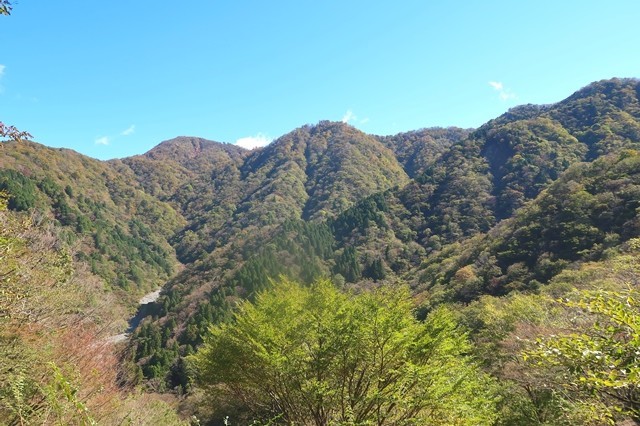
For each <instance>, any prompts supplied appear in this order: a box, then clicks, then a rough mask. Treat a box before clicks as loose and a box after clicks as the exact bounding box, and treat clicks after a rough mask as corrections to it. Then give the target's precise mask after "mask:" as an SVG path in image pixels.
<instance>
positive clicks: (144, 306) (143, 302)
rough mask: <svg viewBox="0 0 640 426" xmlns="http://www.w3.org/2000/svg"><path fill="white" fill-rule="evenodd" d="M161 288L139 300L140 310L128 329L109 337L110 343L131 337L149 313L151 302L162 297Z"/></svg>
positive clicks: (131, 320)
mask: <svg viewBox="0 0 640 426" xmlns="http://www.w3.org/2000/svg"><path fill="white" fill-rule="evenodd" d="M160 290H161V289H158V290H155V291H152V292H151V293H147V294H145V295H144V296H142V298H141V299H140V301H139V302H138V311H137V312H136V314H135V315H134V316H133V317H131V319H130V320H129V327H128V328H127V331H125V332H124V333H121V334H117V335H115V336H111V337H109V339H108V341H109V342H110V343H118V342H122V341H123V340H126V339H127V338H128V337H129V335H130V334H131V332H133V330H135V329H136V327H137V326H138V324H140V321H142V319H143V318H144V317H146V316H147V314H148V313H149V308H150V304H151V303H153V302H155V301H156V300H158V297H160Z"/></svg>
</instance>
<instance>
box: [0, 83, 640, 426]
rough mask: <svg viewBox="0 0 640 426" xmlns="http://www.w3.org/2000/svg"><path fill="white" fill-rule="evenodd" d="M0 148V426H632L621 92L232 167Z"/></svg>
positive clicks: (639, 401) (310, 129) (634, 374)
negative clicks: (140, 311) (619, 425)
mask: <svg viewBox="0 0 640 426" xmlns="http://www.w3.org/2000/svg"><path fill="white" fill-rule="evenodd" d="M2 128H3V129H5V127H4V126H3V127H2ZM3 136H5V138H6V139H7V140H6V141H5V142H3V143H2V144H1V145H0V193H1V194H2V195H1V196H0V200H2V203H1V205H0V207H1V209H0V223H1V224H2V227H1V228H0V286H1V287H0V290H1V292H0V339H1V340H2V345H0V375H1V376H2V379H1V380H0V419H1V420H0V424H2V422H5V423H6V424H10V425H13V424H93V423H95V424H122V422H125V424H126V421H128V422H130V424H162V422H164V424H178V422H179V421H184V422H185V423H186V424H188V423H189V422H191V423H192V424H195V422H196V420H195V419H196V418H197V419H199V420H198V421H199V422H200V424H212V425H217V424H227V423H228V424H251V423H252V422H255V423H254V424H305V425H306V424H309V425H329V424H340V425H347V424H349V425H365V424H389V425H400V424H406V425H409V424H443V425H451V424H459V425H467V424H468V425H478V424H486V425H574V424H575V425H590V424H592V425H603V424H615V423H616V422H623V421H625V420H626V421H631V422H640V395H639V394H638V389H639V386H640V367H639V360H640V315H639V313H640V312H639V311H638V309H639V306H638V303H639V302H638V300H639V299H638V282H640V269H638V268H639V263H638V255H640V217H639V216H638V212H639V211H640V210H638V209H639V208H640V82H639V81H638V80H635V79H612V80H605V81H600V82H596V83H593V84H591V85H589V86H587V87H585V88H583V89H581V90H579V91H578V92H576V93H575V94H573V95H572V96H570V97H569V98H567V99H565V100H563V101H561V102H559V103H556V104H551V105H544V106H535V105H524V106H520V107H517V108H514V109H512V110H510V111H509V112H507V113H506V114H504V115H502V116H500V117H498V118H496V119H494V120H491V121H490V122H488V123H486V124H485V125H483V126H481V127H480V128H478V129H458V128H448V129H442V128H433V129H422V130H417V131H413V132H408V133H401V134H398V135H395V136H383V137H382V136H375V135H367V134H365V133H363V132H361V131H359V130H357V129H355V128H353V127H351V126H349V125H347V124H344V123H335V122H328V121H324V122H320V123H318V124H316V125H306V126H303V127H301V128H299V129H296V130H294V131H292V132H291V133H289V134H287V135H284V136H282V137H281V138H279V139H277V140H276V141H274V142H273V143H271V144H270V145H268V146H266V147H264V148H260V149H255V150H252V151H247V150H244V149H242V148H239V147H236V146H234V145H230V144H224V143H217V142H213V141H208V140H204V139H200V138H195V137H179V138H176V139H172V140H169V141H165V142H163V143H161V144H160V145H158V146H157V147H155V148H153V149H152V150H151V151H149V152H147V153H145V154H143V155H139V156H135V157H130V158H125V159H121V160H112V161H108V162H101V161H97V160H93V159H91V158H88V157H85V156H82V155H80V154H77V153H75V152H73V151H70V150H64V149H52V148H47V147H45V146H42V145H40V144H37V143H35V142H30V141H28V140H25V139H24V137H23V136H24V135H23V134H17V133H13V134H10V133H9V132H3ZM158 286H162V293H161V296H160V298H159V299H158V300H157V301H156V302H155V303H154V304H152V305H151V307H150V309H148V311H149V315H148V316H147V317H146V318H145V319H144V320H143V321H142V323H141V324H140V325H139V326H138V327H137V328H136V329H135V330H134V331H133V333H132V334H131V336H130V338H129V339H128V340H127V341H126V342H124V343H117V344H114V343H113V342H112V341H111V340H110V339H109V337H110V336H112V335H115V334H117V333H119V332H122V331H124V330H125V329H126V328H127V319H128V318H129V317H131V316H132V315H133V313H134V312H135V309H136V306H135V301H136V300H137V299H138V298H139V297H140V296H141V295H143V294H144V293H146V292H148V291H150V290H152V289H154V288H157V287H158ZM65 348H73V350H72V351H69V350H64V349H65ZM30 365H38V366H39V367H38V368H35V369H34V368H29V366H30ZM179 418H180V419H182V420H179ZM145 422H146V423H145ZM225 422H226V423H225ZM634 424H635V423H634Z"/></svg>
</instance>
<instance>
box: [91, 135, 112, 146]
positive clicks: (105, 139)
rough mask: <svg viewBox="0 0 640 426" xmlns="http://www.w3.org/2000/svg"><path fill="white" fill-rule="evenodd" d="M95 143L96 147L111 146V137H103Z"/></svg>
mask: <svg viewBox="0 0 640 426" xmlns="http://www.w3.org/2000/svg"><path fill="white" fill-rule="evenodd" d="M94 143H95V144H96V145H109V137H108V136H101V137H99V138H98V139H96V140H95V142H94Z"/></svg>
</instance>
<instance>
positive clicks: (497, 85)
mask: <svg viewBox="0 0 640 426" xmlns="http://www.w3.org/2000/svg"><path fill="white" fill-rule="evenodd" d="M489 86H491V87H493V90H495V91H497V92H498V97H499V98H500V99H501V100H503V101H507V100H509V99H516V98H517V96H516V94H515V93H513V92H512V91H511V89H507V88H505V87H504V84H502V82H501V81H490V82H489Z"/></svg>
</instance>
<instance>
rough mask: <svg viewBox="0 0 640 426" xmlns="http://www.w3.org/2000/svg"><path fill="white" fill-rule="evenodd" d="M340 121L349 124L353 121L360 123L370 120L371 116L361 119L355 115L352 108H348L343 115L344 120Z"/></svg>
mask: <svg viewBox="0 0 640 426" xmlns="http://www.w3.org/2000/svg"><path fill="white" fill-rule="evenodd" d="M340 121H342V122H343V123H347V124H349V123H352V122H356V123H358V124H366V123H368V122H369V117H365V118H360V119H359V118H358V116H357V115H355V114H354V112H353V111H352V110H350V109H348V110H347V112H345V113H344V115H343V116H342V120H340Z"/></svg>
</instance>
